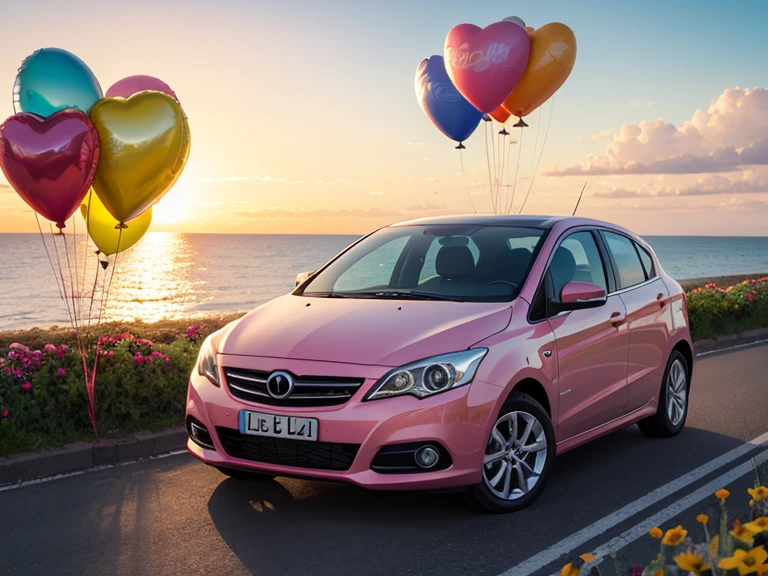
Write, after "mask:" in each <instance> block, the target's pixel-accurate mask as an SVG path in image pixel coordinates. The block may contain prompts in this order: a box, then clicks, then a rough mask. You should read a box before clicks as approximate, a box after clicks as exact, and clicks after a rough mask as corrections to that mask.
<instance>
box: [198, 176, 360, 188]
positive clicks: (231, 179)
mask: <svg viewBox="0 0 768 576" xmlns="http://www.w3.org/2000/svg"><path fill="white" fill-rule="evenodd" d="M247 180H256V181H258V182H268V183H271V184H288V185H289V186H292V185H294V184H304V180H285V179H283V178H273V177H272V176H236V175H234V174H230V175H229V176H217V177H213V178H201V179H199V180H196V182H203V183H208V182H243V181H247ZM314 184H319V185H325V186H335V185H337V184H347V185H349V184H352V182H350V181H349V180H344V179H343V178H337V179H336V180H329V181H325V180H315V182H314Z"/></svg>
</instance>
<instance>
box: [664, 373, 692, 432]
mask: <svg viewBox="0 0 768 576" xmlns="http://www.w3.org/2000/svg"><path fill="white" fill-rule="evenodd" d="M687 409H688V376H687V374H686V371H685V366H683V363H682V362H680V360H675V361H674V362H673V363H672V366H670V367H669V373H668V374H667V417H668V418H669V422H670V424H672V426H677V425H678V424H680V422H681V421H682V420H683V418H684V417H685V412H686V410H687Z"/></svg>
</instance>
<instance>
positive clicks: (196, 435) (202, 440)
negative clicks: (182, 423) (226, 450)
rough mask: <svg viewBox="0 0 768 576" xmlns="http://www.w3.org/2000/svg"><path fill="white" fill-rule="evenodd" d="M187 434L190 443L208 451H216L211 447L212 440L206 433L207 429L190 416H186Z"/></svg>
mask: <svg viewBox="0 0 768 576" xmlns="http://www.w3.org/2000/svg"><path fill="white" fill-rule="evenodd" d="M187 434H189V437H190V438H192V441H193V442H194V443H195V444H197V445H198V446H202V447H203V448H207V449H208V450H215V449H216V448H215V447H214V446H213V439H212V438H211V434H210V433H209V432H208V428H206V427H205V425H204V424H203V423H202V422H200V421H199V420H197V419H196V418H193V417H192V416H187Z"/></svg>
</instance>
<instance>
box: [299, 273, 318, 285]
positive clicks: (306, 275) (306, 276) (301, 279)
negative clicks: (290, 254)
mask: <svg viewBox="0 0 768 576" xmlns="http://www.w3.org/2000/svg"><path fill="white" fill-rule="evenodd" d="M314 273H315V271H314V270H313V271H312V272H299V273H298V274H296V286H298V285H299V284H304V282H306V281H307V280H309V277H310V276H312V274H314Z"/></svg>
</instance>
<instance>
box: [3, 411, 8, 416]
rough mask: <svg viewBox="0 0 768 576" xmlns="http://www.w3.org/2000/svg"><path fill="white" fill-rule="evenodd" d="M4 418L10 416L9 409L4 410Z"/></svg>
mask: <svg viewBox="0 0 768 576" xmlns="http://www.w3.org/2000/svg"><path fill="white" fill-rule="evenodd" d="M3 418H8V410H3Z"/></svg>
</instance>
